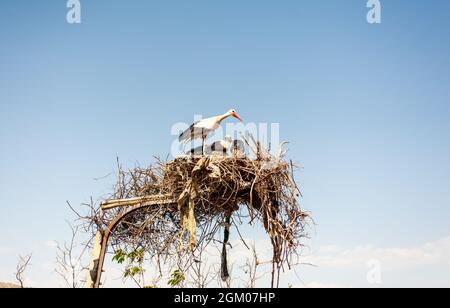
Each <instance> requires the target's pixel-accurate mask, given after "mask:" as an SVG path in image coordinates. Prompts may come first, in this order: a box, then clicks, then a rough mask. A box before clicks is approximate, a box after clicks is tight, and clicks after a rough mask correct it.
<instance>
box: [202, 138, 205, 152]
mask: <svg viewBox="0 0 450 308" xmlns="http://www.w3.org/2000/svg"><path fill="white" fill-rule="evenodd" d="M202 155H203V156H204V155H205V136H203V137H202Z"/></svg>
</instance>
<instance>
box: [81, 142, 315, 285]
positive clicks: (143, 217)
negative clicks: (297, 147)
mask: <svg viewBox="0 0 450 308" xmlns="http://www.w3.org/2000/svg"><path fill="white" fill-rule="evenodd" d="M249 146H250V145H249ZM252 148H253V149H254V150H253V151H254V153H255V157H254V158H248V157H228V156H225V157H224V156H208V157H206V156H193V157H191V156H190V157H181V158H177V159H175V160H173V161H169V162H161V161H159V162H158V163H157V164H156V166H153V167H150V168H135V169H132V170H129V171H124V170H122V168H119V175H118V182H117V184H116V186H115V191H114V194H113V195H112V199H115V200H110V201H107V202H105V203H103V206H104V209H105V208H107V209H108V210H105V211H101V210H95V209H93V211H92V213H91V214H92V215H91V216H90V217H88V219H87V223H88V225H89V226H91V227H93V228H92V230H93V231H94V232H96V231H97V230H105V229H106V228H108V227H109V226H110V225H111V223H112V222H114V220H115V219H116V218H117V217H118V216H120V215H121V214H123V213H124V212H125V211H127V206H131V205H136V204H142V203H145V202H146V201H149V200H150V199H151V200H153V201H154V200H155V198H160V199H161V202H156V203H155V202H154V203H153V204H152V206H148V207H142V208H140V209H139V210H136V211H133V212H131V213H129V214H128V215H127V216H125V217H124V218H123V219H121V221H120V222H119V223H118V224H117V225H116V227H115V228H114V231H113V232H111V238H110V240H111V244H112V246H113V247H114V249H115V250H116V251H118V250H121V251H133V250H137V249H143V250H145V251H146V252H147V254H148V255H149V256H150V258H151V259H152V260H154V261H155V260H156V263H157V264H158V268H159V269H160V271H161V264H164V265H165V266H167V265H168V264H170V266H172V268H176V269H188V268H192V267H193V266H194V264H195V263H199V262H201V260H199V258H200V259H201V255H202V252H203V250H204V249H205V247H207V246H208V245H209V244H210V243H211V242H212V241H217V240H216V239H215V237H216V236H217V234H218V233H219V231H220V230H221V229H222V228H223V229H224V230H225V232H229V228H230V224H231V222H234V224H235V225H236V228H238V224H237V223H235V222H236V221H238V222H240V223H241V224H242V223H243V221H247V222H248V223H250V224H255V223H261V225H262V226H263V227H264V229H265V231H266V233H267V235H268V237H269V238H270V240H271V243H272V248H273V258H272V266H273V267H272V287H275V286H278V285H279V275H280V271H281V270H283V269H284V266H286V265H287V266H288V267H289V268H290V266H291V262H292V258H293V257H295V256H298V250H299V248H300V247H301V240H302V238H304V237H306V236H307V231H306V226H307V221H308V219H307V218H308V214H307V213H305V212H303V211H302V210H301V209H300V206H299V203H298V198H299V197H300V196H301V195H300V191H299V189H298V187H297V185H296V183H295V181H294V178H293V172H294V168H295V167H294V165H293V164H292V163H291V162H288V161H285V160H284V159H283V157H282V155H281V153H280V155H279V156H273V155H271V154H270V153H269V152H268V151H266V150H264V149H262V148H261V147H260V146H259V144H258V143H255V145H254V146H253V147H252ZM238 231H239V229H238ZM225 234H226V236H225V239H226V241H224V242H222V243H223V251H222V253H223V254H224V253H225V254H224V255H225V259H226V244H227V243H226V242H227V241H228V236H227V233H225ZM192 256H193V257H192ZM222 265H223V264H222ZM225 265H226V264H225ZM227 275H228V271H227V270H226V266H225V268H224V267H222V277H223V278H226V277H227Z"/></svg>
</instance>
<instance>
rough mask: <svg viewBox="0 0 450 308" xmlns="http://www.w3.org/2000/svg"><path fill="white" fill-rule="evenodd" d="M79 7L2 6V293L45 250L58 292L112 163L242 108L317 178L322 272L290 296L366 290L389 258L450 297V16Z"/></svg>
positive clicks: (177, 1) (289, 3)
mask: <svg viewBox="0 0 450 308" xmlns="http://www.w3.org/2000/svg"><path fill="white" fill-rule="evenodd" d="M81 3H82V23H81V24H80V25H71V24H68V23H67V22H66V12H67V8H66V1H64V0H58V1H57V0H53V1H51V0H40V1H25V0H3V1H0V44H1V45H0V144H1V147H0V158H1V159H0V191H1V194H0V234H1V235H0V255H1V257H2V260H4V261H2V264H0V280H1V281H5V280H12V275H11V274H12V272H13V271H14V268H15V262H16V258H17V255H18V254H19V253H27V252H31V251H33V252H34V253H35V262H34V264H35V265H34V269H33V270H34V274H31V273H30V276H32V277H31V279H32V280H33V282H34V283H35V284H37V285H50V284H51V283H50V282H51V281H53V280H51V279H52V278H49V277H50V276H49V275H47V274H48V272H49V269H51V264H46V265H45V268H41V267H40V266H41V265H39V264H40V262H41V263H42V262H43V260H46V261H47V262H50V263H51V262H52V260H53V259H52V258H54V248H53V247H51V245H50V244H49V241H51V240H58V241H63V240H64V239H65V238H67V235H68V232H67V231H68V230H67V228H66V225H65V220H66V219H71V218H72V216H71V214H70V212H69V211H68V209H67V207H66V204H65V202H66V200H69V201H70V202H71V203H73V204H79V203H82V202H85V201H88V200H89V198H90V196H93V198H94V199H98V198H101V197H102V196H103V195H104V194H106V193H108V192H109V189H110V187H111V184H112V182H113V181H114V177H113V176H111V177H108V178H106V179H103V180H95V178H98V177H102V176H104V175H106V174H109V173H111V172H113V171H114V168H115V158H116V156H118V157H120V159H121V160H122V162H123V163H124V164H125V165H126V166H130V167H131V166H133V165H134V164H135V163H136V162H139V163H140V164H141V165H146V164H147V163H149V162H151V161H152V156H153V155H159V156H161V157H166V156H167V155H168V154H169V151H170V146H171V144H172V141H173V138H174V137H173V136H171V134H170V129H171V127H172V125H173V124H174V123H176V122H179V121H185V122H189V121H191V119H192V117H193V115H194V114H204V115H215V114H218V113H222V112H224V111H226V110H228V109H229V108H236V109H237V110H238V111H239V113H240V114H241V115H242V116H243V117H244V118H245V119H246V120H247V121H251V122H256V123H258V122H276V123H280V129H281V132H280V134H281V139H283V140H289V141H290V145H289V148H290V152H289V157H290V158H292V159H293V160H295V161H296V162H298V163H300V164H301V165H302V166H303V167H304V169H302V171H301V172H299V173H298V174H297V180H298V182H299V183H300V185H301V189H302V191H303V193H304V196H305V197H304V198H303V199H302V200H301V203H302V206H303V208H304V209H306V210H308V211H311V212H312V215H313V217H314V219H315V221H316V223H317V226H316V228H315V232H314V233H313V234H312V235H313V238H312V240H311V242H309V246H310V247H311V254H312V256H311V258H312V259H313V261H314V263H315V261H317V263H319V267H317V268H316V267H315V268H305V269H300V270H299V271H298V273H299V275H300V276H302V282H299V281H298V280H295V279H294V281H292V282H293V283H294V285H316V286H322V285H329V286H334V285H343V286H366V285H367V282H366V272H367V268H366V263H365V262H367V261H368V260H370V259H376V260H380V262H381V264H382V268H383V284H382V285H384V286H400V285H409V286H419V285H439V286H450V279H449V278H448V277H450V264H449V261H448V260H449V259H450V240H449V238H450V222H449V218H450V201H449V200H450V189H449V188H450V57H449V55H450V3H449V1H447V0H433V1H418V0H412V1H411V0H397V1H386V0H385V1H383V0H382V1H381V3H382V23H381V24H379V25H370V24H368V23H367V21H366V14H367V11H368V9H367V8H366V1H364V0H359V1H357V0H348V1H337V0H328V1H325V0H323V1H317V0H309V1H306V0H305V1H298V0H295V1H294V0H283V1H272V0H270V1H269V0H246V1H238V0H228V1H222V0H216V1H210V0H208V1H207V0H195V1H193V0H164V1H146V0H145V1H144V0H133V1H124V0H121V1H119V0H114V1H105V0H89V1H86V0H81ZM258 234H259V233H258ZM258 237H261V238H263V234H259V235H258ZM430 250H431V252H430ZM231 253H232V252H231ZM49 259H50V261H49ZM324 259H325V261H324ZM341 259H342V260H341ZM326 260H328V261H330V260H332V261H333V260H334V261H339V260H341V261H342V262H328V263H327V261H326ZM321 262H322V263H323V264H320V263H321ZM358 262H359V263H358ZM320 265H321V266H320ZM399 273H400V274H399ZM33 275H34V276H33Z"/></svg>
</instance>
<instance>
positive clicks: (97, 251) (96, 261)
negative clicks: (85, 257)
mask: <svg viewBox="0 0 450 308" xmlns="http://www.w3.org/2000/svg"><path fill="white" fill-rule="evenodd" d="M103 242H104V241H103V233H102V232H101V231H100V230H99V231H97V234H96V235H95V239H94V248H93V251H92V259H91V263H90V264H89V271H88V273H87V279H86V288H90V289H93V288H98V287H99V286H100V276H101V271H102V268H103V260H102V261H101V262H100V260H101V259H104V257H105V256H104V254H103V258H102V256H101V255H102V251H103V250H104V249H103V244H104V243H103Z"/></svg>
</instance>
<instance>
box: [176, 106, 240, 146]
mask: <svg viewBox="0 0 450 308" xmlns="http://www.w3.org/2000/svg"><path fill="white" fill-rule="evenodd" d="M229 117H235V118H236V119H238V120H239V121H241V122H243V120H242V118H241V117H240V116H239V115H238V114H237V112H236V110H234V109H231V110H229V111H228V112H227V113H224V114H223V115H218V116H215V117H211V118H207V119H203V120H201V121H198V122H196V123H194V124H192V125H191V127H189V128H188V129H187V130H185V131H184V132H182V133H181V135H180V137H179V138H178V140H179V141H180V142H189V141H192V140H194V139H202V153H203V154H204V153H205V140H206V138H207V137H208V135H209V134H211V133H212V132H214V131H215V130H216V129H218V128H219V127H220V124H221V123H222V121H223V120H225V119H226V118H229Z"/></svg>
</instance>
